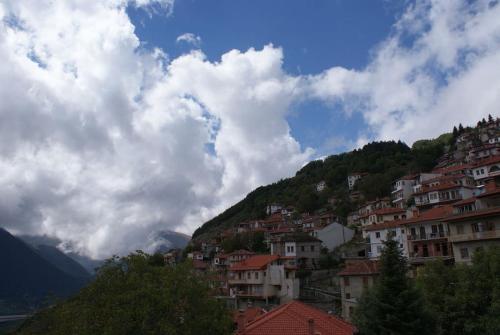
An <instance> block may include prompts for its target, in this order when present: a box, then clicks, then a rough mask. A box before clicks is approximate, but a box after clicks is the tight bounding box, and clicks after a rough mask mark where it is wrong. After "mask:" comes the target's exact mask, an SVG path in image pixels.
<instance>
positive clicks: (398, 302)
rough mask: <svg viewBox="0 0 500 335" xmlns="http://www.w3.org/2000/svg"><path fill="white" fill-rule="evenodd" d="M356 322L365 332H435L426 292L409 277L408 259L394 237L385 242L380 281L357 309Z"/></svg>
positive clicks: (386, 334)
mask: <svg viewBox="0 0 500 335" xmlns="http://www.w3.org/2000/svg"><path fill="white" fill-rule="evenodd" d="M354 324H355V325H356V326H357V327H358V329H359V331H360V334H361V335H406V334H408V335H410V334H411V335H413V334H414V335H417V334H434V332H433V331H434V322H433V319H432V317H431V314H430V313H429V312H428V311H427V310H426V307H425V304H424V299H423V296H422V293H421V292H420V290H419V289H418V288H417V287H416V285H415V284H414V283H413V281H412V280H411V279H410V278H408V276H407V264H406V259H405V258H404V256H403V255H402V254H401V251H400V249H399V248H398V245H397V242H396V241H394V240H392V239H390V240H388V241H386V242H385V246H384V249H383V251H382V255H381V257H380V275H379V277H378V279H377V282H376V283H375V285H374V286H373V288H371V289H368V290H366V291H365V292H364V293H363V296H362V297H361V299H360V301H359V305H358V307H357V308H356V309H355V313H354Z"/></svg>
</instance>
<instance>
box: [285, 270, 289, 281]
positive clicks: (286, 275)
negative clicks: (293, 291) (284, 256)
mask: <svg viewBox="0 0 500 335" xmlns="http://www.w3.org/2000/svg"><path fill="white" fill-rule="evenodd" d="M288 277H289V272H288V271H286V272H285V278H286V279H288Z"/></svg>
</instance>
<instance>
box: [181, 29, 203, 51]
mask: <svg viewBox="0 0 500 335" xmlns="http://www.w3.org/2000/svg"><path fill="white" fill-rule="evenodd" d="M175 41H176V42H177V43H180V42H184V43H187V44H191V45H192V46H194V47H197V48H198V47H200V45H201V37H200V36H198V35H195V34H193V33H184V34H182V35H179V36H177V39H176V40H175Z"/></svg>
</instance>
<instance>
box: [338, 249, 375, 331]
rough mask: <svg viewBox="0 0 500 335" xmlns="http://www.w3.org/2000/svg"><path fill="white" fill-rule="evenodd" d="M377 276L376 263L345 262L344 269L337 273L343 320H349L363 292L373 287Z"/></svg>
mask: <svg viewBox="0 0 500 335" xmlns="http://www.w3.org/2000/svg"><path fill="white" fill-rule="evenodd" d="M378 274H379V263H378V261H373V260H368V259H348V260H346V262H345V267H344V269H343V270H342V271H340V272H339V273H338V276H339V277H340V296H341V301H342V317H343V318H344V320H348V321H349V320H351V318H352V314H353V313H354V309H355V308H356V305H357V304H358V301H359V299H360V298H361V296H362V294H363V291H365V290H366V289H368V288H370V287H372V286H373V284H374V283H375V280H376V278H377V276H378Z"/></svg>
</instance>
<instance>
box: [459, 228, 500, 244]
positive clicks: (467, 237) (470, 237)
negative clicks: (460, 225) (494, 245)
mask: <svg viewBox="0 0 500 335" xmlns="http://www.w3.org/2000/svg"><path fill="white" fill-rule="evenodd" d="M490 239H500V230H487V231H481V232H476V233H469V234H460V235H451V236H450V242H467V241H481V240H490Z"/></svg>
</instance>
